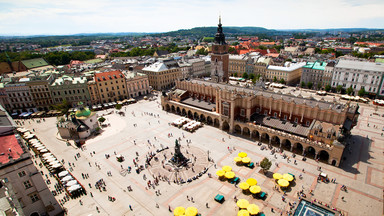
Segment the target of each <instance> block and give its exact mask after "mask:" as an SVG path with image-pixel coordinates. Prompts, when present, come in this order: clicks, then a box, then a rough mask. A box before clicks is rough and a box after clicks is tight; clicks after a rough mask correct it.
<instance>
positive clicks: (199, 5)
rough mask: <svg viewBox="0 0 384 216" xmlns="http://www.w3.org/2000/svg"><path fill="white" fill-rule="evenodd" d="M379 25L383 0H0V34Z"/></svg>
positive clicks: (383, 25)
mask: <svg viewBox="0 0 384 216" xmlns="http://www.w3.org/2000/svg"><path fill="white" fill-rule="evenodd" d="M219 14H221V15H222V22H223V25H224V27H225V26H257V27H265V28H269V29H299V28H300V29H302V28H353V27H362V28H384V0H135V1H133V0H65V1H63V0H0V35H36V34H74V33H97V32H165V31H171V30H178V29H188V28H193V27H199V26H215V25H216V24H217V21H218V16H219Z"/></svg>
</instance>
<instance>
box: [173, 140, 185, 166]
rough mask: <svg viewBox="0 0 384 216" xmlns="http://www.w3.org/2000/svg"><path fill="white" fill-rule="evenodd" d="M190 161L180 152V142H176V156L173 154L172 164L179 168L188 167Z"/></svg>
mask: <svg viewBox="0 0 384 216" xmlns="http://www.w3.org/2000/svg"><path fill="white" fill-rule="evenodd" d="M188 161H189V159H188V158H186V157H185V156H184V155H183V154H182V153H181V151H180V144H179V141H178V140H177V139H176V141H175V154H173V157H172V158H171V160H170V162H171V163H172V164H173V165H175V166H177V167H179V166H183V165H186V164H187V163H188Z"/></svg>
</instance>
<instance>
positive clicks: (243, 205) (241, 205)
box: [236, 199, 249, 208]
mask: <svg viewBox="0 0 384 216" xmlns="http://www.w3.org/2000/svg"><path fill="white" fill-rule="evenodd" d="M236 204H237V206H239V208H247V207H248V206H249V202H248V200H246V199H239V200H238V201H237V203H236Z"/></svg>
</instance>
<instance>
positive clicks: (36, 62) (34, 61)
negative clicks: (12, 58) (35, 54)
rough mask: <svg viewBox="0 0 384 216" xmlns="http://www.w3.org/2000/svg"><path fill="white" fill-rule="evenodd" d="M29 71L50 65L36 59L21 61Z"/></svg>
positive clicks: (40, 59) (41, 59)
mask: <svg viewBox="0 0 384 216" xmlns="http://www.w3.org/2000/svg"><path fill="white" fill-rule="evenodd" d="M21 62H22V63H23V64H24V65H25V67H27V68H28V69H32V68H37V67H43V66H47V65H49V64H48V62H47V61H45V60H44V59H43V58H35V59H29V60H23V61H21Z"/></svg>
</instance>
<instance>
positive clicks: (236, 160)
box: [233, 157, 242, 163]
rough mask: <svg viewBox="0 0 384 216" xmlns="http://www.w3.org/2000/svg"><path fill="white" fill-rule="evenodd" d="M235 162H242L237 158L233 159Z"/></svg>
mask: <svg viewBox="0 0 384 216" xmlns="http://www.w3.org/2000/svg"><path fill="white" fill-rule="evenodd" d="M233 160H234V161H235V162H236V163H237V162H241V161H242V159H241V157H235V158H233Z"/></svg>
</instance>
